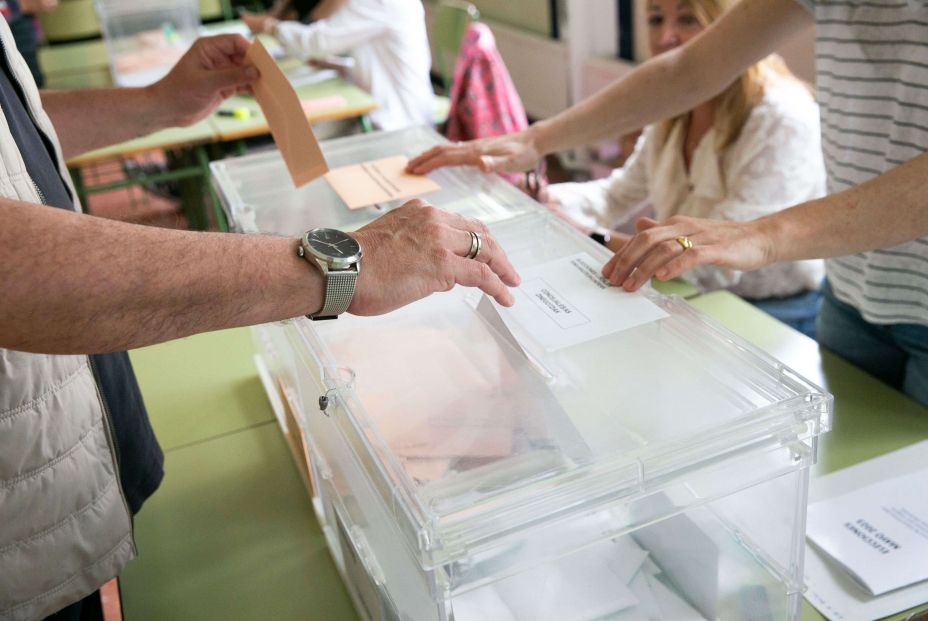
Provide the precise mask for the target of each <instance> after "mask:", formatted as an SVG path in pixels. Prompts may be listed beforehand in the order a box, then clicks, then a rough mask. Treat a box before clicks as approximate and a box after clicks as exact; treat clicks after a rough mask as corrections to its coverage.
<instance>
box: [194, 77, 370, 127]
mask: <svg viewBox="0 0 928 621" xmlns="http://www.w3.org/2000/svg"><path fill="white" fill-rule="evenodd" d="M296 94H297V95H298V96H299V98H300V100H301V101H311V100H314V99H323V98H328V97H341V98H343V100H344V101H342V102H339V103H336V104H335V105H331V106H326V107H322V108H315V109H313V110H311V111H310V112H308V113H307V114H306V117H307V118H308V119H309V120H310V122H313V123H316V122H319V121H333V120H340V119H350V118H354V117H359V116H362V115H364V114H367V113H368V112H370V111H371V110H373V109H375V108H376V107H377V102H376V101H375V100H374V98H373V97H371V95H370V94H369V93H368V92H367V91H365V90H363V89H362V88H360V87H358V86H355V85H354V84H352V83H350V82H348V81H346V80H344V79H342V78H337V77H333V78H329V79H328V80H323V81H321V82H316V83H315V84H305V85H303V86H298V87H297V88H296ZM236 108H247V109H248V110H249V112H250V113H251V115H250V117H249V118H247V119H238V118H235V117H227V116H218V115H216V114H214V115H212V117H210V121H211V122H212V124H213V127H214V128H215V130H216V133H217V134H218V136H219V139H220V140H238V139H240V138H250V137H252V136H258V135H261V134H266V133H268V132H269V131H270V129H269V128H268V125H267V120H266V119H265V118H264V114H262V112H261V108H260V107H259V106H258V102H257V101H256V100H255V98H254V97H251V96H249V95H235V96H234V97H230V98H229V99H227V100H226V101H224V102H223V103H222V105H221V106H220V109H222V110H235V109H236Z"/></svg>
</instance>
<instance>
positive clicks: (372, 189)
mask: <svg viewBox="0 0 928 621" xmlns="http://www.w3.org/2000/svg"><path fill="white" fill-rule="evenodd" d="M408 162H409V160H408V158H407V157H406V156H405V155H394V156H393V157H387V158H384V159H381V160H374V161H371V162H364V163H363V164H353V165H351V166H343V167H342V168H336V169H335V170H333V171H331V172H329V173H327V174H326V176H325V178H326V181H328V182H329V185H331V186H332V189H333V190H335V193H336V194H338V196H339V198H341V199H342V200H343V201H345V205H347V206H348V209H360V208H361V207H370V206H371V205H376V204H378V203H388V202H390V201H395V200H400V199H404V198H414V197H417V196H422V195H423V194H428V193H429V192H434V191H436V190H440V189H441V186H439V185H438V184H437V183H435V182H434V181H432V180H431V179H429V178H428V177H425V176H423V175H411V174H409V173H408V172H406V164H407V163H408Z"/></svg>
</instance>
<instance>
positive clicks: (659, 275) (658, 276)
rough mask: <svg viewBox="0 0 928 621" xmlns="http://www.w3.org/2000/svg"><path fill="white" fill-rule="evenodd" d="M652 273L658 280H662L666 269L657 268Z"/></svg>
mask: <svg viewBox="0 0 928 621" xmlns="http://www.w3.org/2000/svg"><path fill="white" fill-rule="evenodd" d="M654 275H655V276H657V279H658V280H664V279H665V278H667V270H657V272H656V273H655V274H654Z"/></svg>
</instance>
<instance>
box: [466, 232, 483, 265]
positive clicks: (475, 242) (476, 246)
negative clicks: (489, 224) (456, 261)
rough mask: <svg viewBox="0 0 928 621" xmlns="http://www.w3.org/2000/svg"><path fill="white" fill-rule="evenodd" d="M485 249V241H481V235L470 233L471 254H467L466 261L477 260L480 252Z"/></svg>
mask: <svg viewBox="0 0 928 621" xmlns="http://www.w3.org/2000/svg"><path fill="white" fill-rule="evenodd" d="M481 248H483V240H482V239H480V233H478V232H476V231H471V232H470V252H468V253H467V256H466V257H465V258H466V259H476V258H477V255H479V254H480V250H481Z"/></svg>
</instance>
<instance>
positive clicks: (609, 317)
mask: <svg viewBox="0 0 928 621" xmlns="http://www.w3.org/2000/svg"><path fill="white" fill-rule="evenodd" d="M600 268H601V266H600V265H599V263H598V262H597V261H595V260H594V259H593V258H592V257H591V256H589V255H588V254H586V253H585V252H581V253H579V254H575V255H572V256H569V257H564V258H562V259H557V260H555V261H551V262H549V263H545V264H542V265H537V266H535V267H533V268H530V269H527V270H520V271H521V274H522V286H520V287H519V288H518V289H516V290H515V291H514V293H515V297H516V304H515V306H513V307H512V308H502V307H500V308H499V313H500V317H501V318H502V320H503V321H504V322H505V323H506V324H507V326H510V327H512V328H515V327H516V326H513V325H512V324H517V326H518V329H514V330H513V334H515V335H516V338H521V337H520V336H519V335H520V334H526V335H527V336H529V337H530V338H531V339H533V340H534V341H536V342H537V343H538V344H539V345H541V346H542V347H543V348H544V349H546V350H547V351H556V350H558V349H563V348H565V347H570V346H571V345H576V344H578V343H583V342H586V341H590V340H593V339H596V338H599V337H601V336H605V335H607V334H611V333H613V332H619V331H620V330H627V329H628V328H633V327H635V326H639V325H641V324H644V323H648V322H651V321H656V320H658V319H662V318H664V317H666V316H667V313H665V312H664V311H663V310H661V309H660V308H659V307H658V306H657V305H656V304H654V303H653V302H651V301H650V300H649V299H647V298H646V297H644V296H643V295H642V294H641V293H637V292H636V293H628V292H626V291H624V290H622V289H620V288H619V287H612V286H610V285H609V283H608V282H607V281H606V280H605V279H604V278H603V277H602V276H601V275H600Z"/></svg>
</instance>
